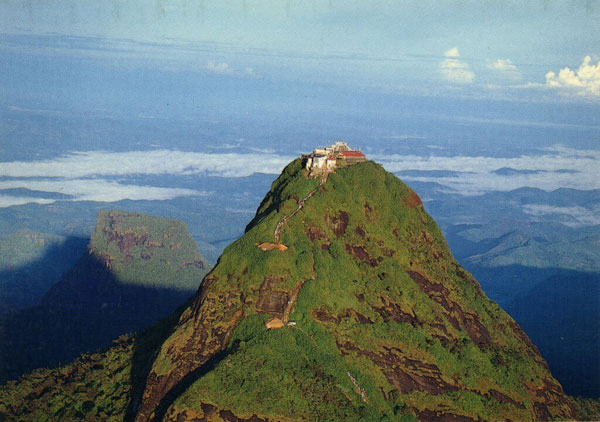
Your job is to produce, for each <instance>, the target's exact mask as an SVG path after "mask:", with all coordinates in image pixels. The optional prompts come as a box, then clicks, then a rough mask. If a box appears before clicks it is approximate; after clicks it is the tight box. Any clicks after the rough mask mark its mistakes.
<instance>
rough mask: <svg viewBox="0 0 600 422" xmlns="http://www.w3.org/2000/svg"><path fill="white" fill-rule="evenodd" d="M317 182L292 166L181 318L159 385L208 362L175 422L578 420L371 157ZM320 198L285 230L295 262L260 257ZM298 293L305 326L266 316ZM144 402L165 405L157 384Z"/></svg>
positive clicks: (297, 311) (432, 227)
mask: <svg viewBox="0 0 600 422" xmlns="http://www.w3.org/2000/svg"><path fill="white" fill-rule="evenodd" d="M318 183H319V180H318V179H308V178H306V177H305V172H304V170H303V169H302V166H301V161H300V160H296V161H294V162H292V163H291V164H290V165H289V166H288V167H287V168H286V169H285V170H284V171H283V173H282V175H281V176H280V178H279V179H277V180H276V181H275V182H274V183H273V185H272V188H271V191H270V192H269V193H268V194H267V196H266V197H265V200H264V201H263V203H262V204H261V206H260V207H259V209H258V212H257V216H256V217H255V219H254V220H253V221H252V222H251V223H250V224H249V225H248V227H247V231H246V234H245V235H244V236H243V237H242V238H240V239H238V240H237V241H236V242H234V243H233V244H232V245H230V246H229V247H228V248H226V250H225V251H224V253H223V255H222V256H221V258H220V260H219V263H218V265H217V266H216V267H215V268H214V270H213V271H212V272H211V273H210V274H209V276H208V277H207V280H209V283H208V285H207V286H205V288H204V289H203V293H202V300H201V301H200V300H197V302H196V304H195V305H194V306H193V307H194V309H195V311H194V312H195V315H196V317H195V319H192V318H191V316H190V317H183V318H182V322H181V324H180V325H179V327H178V328H177V329H176V330H175V331H174V332H173V333H172V334H171V336H170V338H169V339H168V340H167V341H166V342H165V344H164V345H163V347H162V349H161V352H160V353H159V356H158V357H157V359H156V361H155V363H154V369H153V371H154V373H155V374H156V375H167V374H173V373H183V374H185V373H193V372H194V368H195V367H196V366H194V365H197V364H191V361H192V360H193V359H195V358H194V357H193V356H197V353H198V352H197V351H199V353H201V354H202V355H204V356H206V358H203V360H204V361H207V362H208V363H207V364H206V367H205V369H204V370H199V371H197V372H196V375H195V377H196V378H197V379H195V380H194V379H192V380H190V379H189V378H188V379H186V385H188V384H189V386H188V387H186V388H185V389H184V391H182V394H180V395H179V397H178V398H177V399H176V400H174V401H173V403H172V404H171V405H170V407H169V409H168V410H166V415H167V416H168V418H171V419H175V418H176V417H177V415H187V416H189V417H191V416H192V415H194V416H198V415H203V414H204V412H205V411H209V410H207V409H212V408H217V409H226V410H228V411H231V412H233V413H234V414H235V415H237V416H238V417H244V418H248V417H250V416H252V415H255V416H257V417H259V418H268V419H281V418H283V419H294V418H297V419H309V420H340V419H344V420H361V419H363V418H364V419H365V420H379V419H382V420H384V419H385V420H398V419H400V418H405V417H413V416H417V417H422V418H427V417H426V415H429V413H427V412H434V413H435V412H442V413H451V414H453V415H455V416H456V417H457V418H467V419H474V420H475V419H477V418H481V419H486V420H489V419H505V418H509V419H513V420H530V419H536V418H543V417H545V416H543V414H545V413H544V412H547V413H548V414H549V415H555V416H558V417H560V416H564V415H571V414H572V410H571V409H570V407H569V404H568V400H567V399H566V398H565V397H564V395H562V392H561V390H560V387H559V386H558V384H557V383H556V381H555V380H554V379H553V378H552V376H551V375H550V373H549V372H548V370H547V369H546V367H545V366H544V363H543V360H542V358H541V357H540V356H539V354H538V353H537V351H536V349H535V348H534V346H532V345H530V344H529V343H528V339H527V338H526V337H525V336H524V335H523V334H522V332H521V331H520V329H519V328H518V327H517V326H516V324H514V321H513V320H512V319H511V318H510V317H509V316H508V315H507V314H506V313H504V312H503V311H502V310H501V309H500V308H499V307H498V306H497V305H496V304H495V303H493V302H491V301H490V300H489V299H487V298H486V297H485V295H484V294H483V292H482V291H481V289H480V287H479V285H478V283H477V282H476V281H475V280H474V279H473V278H472V276H471V275H470V274H468V273H467V272H466V271H464V270H463V269H462V268H461V267H460V266H458V265H457V263H456V261H455V260H454V259H453V257H452V256H451V254H450V251H449V249H448V246H447V245H446V242H445V241H444V239H443V236H442V234H441V232H440V230H439V228H438V227H437V225H436V224H435V222H434V221H433V220H432V219H431V218H430V217H429V216H428V215H427V214H426V213H425V211H424V210H423V208H422V206H421V202H420V199H419V198H418V197H417V196H416V195H415V194H414V192H412V191H411V190H410V189H409V188H408V187H406V186H405V185H404V184H403V183H402V182H400V181H399V180H398V179H397V178H395V177H394V176H393V175H391V174H389V173H387V172H385V171H384V170H383V169H382V168H381V167H380V166H379V165H377V164H376V163H373V162H367V163H364V164H358V165H355V166H351V167H348V168H344V169H339V170H337V172H336V173H335V174H331V175H330V176H329V179H328V180H327V182H326V184H324V185H323V186H321V187H318ZM317 187H318V190H317V192H316V193H315V194H314V195H313V196H312V197H311V198H310V199H308V200H307V201H306V203H305V205H304V207H303V208H302V209H301V210H299V211H298V212H297V213H296V214H295V215H294V217H293V218H291V219H289V220H288V221H287V223H286V224H285V225H284V226H283V228H282V231H281V243H283V244H284V245H285V246H286V247H287V248H288V249H287V250H286V251H283V252H281V251H278V250H268V251H263V250H261V249H260V248H258V247H256V245H257V244H261V243H263V242H273V241H274V237H273V233H274V230H275V227H276V226H277V224H278V223H279V222H280V221H281V220H282V219H283V218H284V217H285V216H289V215H291V214H292V213H293V212H294V211H295V210H296V209H297V208H298V204H299V203H300V201H301V200H302V199H303V198H304V197H305V196H306V195H307V194H308V193H309V192H311V191H312V190H313V189H315V188H317ZM297 286H301V288H300V290H299V293H298V296H297V302H296V303H293V304H292V305H291V306H292V312H291V315H290V321H293V322H295V325H294V326H290V327H284V328H281V329H279V330H271V331H269V330H267V329H266V328H265V326H264V322H265V320H266V319H267V318H268V315H265V314H271V315H272V316H275V317H281V315H282V314H284V313H285V309H286V307H288V306H290V303H291V302H293V291H294V289H295V288H296V287H297ZM265 303H267V304H270V305H269V306H267V305H265ZM240 314H241V315H243V317H242V318H241V319H240ZM184 315H185V313H184ZM207 318H209V319H210V322H206V319H207ZM238 321H241V322H239V323H238ZM215 327H219V328H218V329H216V328H215ZM201 333H202V334H201ZM224 333H229V334H226V335H229V336H230V338H229V339H228V340H226V341H223V334H224ZM192 345H193V346H192ZM189 350H194V352H193V353H194V354H192V353H190V352H189ZM219 350H221V351H219ZM211 356H212V357H213V358H211ZM215 356H218V359H216V358H215ZM201 361H202V360H201ZM201 361H200V363H201ZM200 368H202V366H200ZM348 374H351V376H352V377H353V378H354V381H355V382H356V383H357V385H358V386H359V387H360V388H359V387H356V386H355V385H354V382H353V381H352V379H351V378H350V376H349V375H348ZM361 391H362V393H363V394H364V397H365V400H366V402H365V401H363V399H362V395H361ZM536 391H537V392H539V391H542V392H543V393H541V394H538V395H537V396H536V394H537V393H534V392H536ZM147 392H148V393H149V396H153V395H156V396H157V397H161V395H162V394H163V393H161V387H155V386H153V385H152V383H151V384H150V385H149V387H148V391H147ZM325 392H327V394H325ZM317 397H320V398H321V399H320V400H317ZM207 406H208V407H207ZM150 413H151V412H149V409H142V414H143V415H145V414H150ZM421 415H422V416H421ZM198 417H200V416H198ZM141 420H145V419H144V417H142V419H141Z"/></svg>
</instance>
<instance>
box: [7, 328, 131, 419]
mask: <svg viewBox="0 0 600 422" xmlns="http://www.w3.org/2000/svg"><path fill="white" fill-rule="evenodd" d="M133 346H134V339H133V338H131V337H122V338H120V339H119V340H117V341H116V342H115V345H114V346H113V347H111V348H110V349H108V350H106V351H104V352H99V353H95V354H85V355H82V356H81V357H80V358H79V359H77V360H76V361H75V362H73V363H71V364H69V365H66V366H63V367H60V368H55V369H38V370H36V371H34V372H32V373H31V374H29V375H27V376H25V377H23V378H21V379H20V380H19V382H16V381H10V382H9V383H8V384H6V385H4V386H2V387H0V421H11V422H21V421H22V422H30V421H36V422H38V421H39V422H46V421H48V422H50V421H64V422H70V421H87V422H113V421H114V422H117V421H122V420H123V416H124V415H125V410H126V408H127V404H128V403H129V398H130V390H131V387H130V385H131V382H130V378H131V376H130V375H131V374H130V371H131V360H132V354H133Z"/></svg>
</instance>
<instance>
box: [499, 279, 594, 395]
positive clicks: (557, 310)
mask: <svg viewBox="0 0 600 422" xmlns="http://www.w3.org/2000/svg"><path fill="white" fill-rule="evenodd" d="M598 309H600V275H599V274H593V273H584V272H582V273H578V272H575V271H562V272H561V273H558V274H557V275H554V276H552V277H549V278H548V279H546V280H544V281H542V282H540V283H539V285H537V286H536V287H535V288H533V289H532V290H531V291H530V292H529V293H528V294H527V295H526V296H524V297H522V298H519V299H517V300H515V301H514V302H513V303H511V304H509V305H508V306H507V311H508V312H510V314H511V315H513V316H514V317H515V319H517V320H518V321H519V323H520V324H521V326H522V327H523V328H524V329H525V330H526V331H527V333H528V334H529V336H530V337H531V338H532V339H533V341H535V344H536V345H538V346H539V348H540V350H541V351H542V353H543V354H544V357H545V358H546V360H547V361H548V364H549V366H550V368H551V369H552V373H553V374H554V376H555V377H556V378H557V379H559V380H560V382H561V384H562V385H563V387H564V388H565V390H566V391H568V392H569V393H570V394H574V395H578V396H585V397H600V363H599V360H600V359H599V356H598V351H599V350H600V320H599V319H598Z"/></svg>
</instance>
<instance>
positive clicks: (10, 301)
mask: <svg viewBox="0 0 600 422" xmlns="http://www.w3.org/2000/svg"><path fill="white" fill-rule="evenodd" d="M26 236H29V237H35V236H37V237H38V238H40V239H42V240H41V241H40V242H39V243H36V244H35V249H37V248H44V243H48V242H49V241H48V240H47V237H51V238H57V239H51V240H55V241H54V242H51V244H50V245H48V246H46V247H45V248H44V250H43V254H41V256H38V257H37V258H35V259H32V260H31V261H30V262H28V263H27V264H25V265H15V264H13V263H10V262H4V267H3V269H2V270H0V315H2V314H5V313H8V312H12V311H16V310H18V309H23V308H27V307H30V306H35V305H39V304H40V302H41V301H42V298H43V297H44V295H45V294H46V293H47V292H48V291H49V290H50V288H51V287H52V286H53V285H54V284H55V283H57V282H58V281H59V280H60V278H61V276H62V275H63V273H65V272H66V271H68V270H69V269H70V268H71V267H72V266H73V265H74V264H75V263H76V262H77V260H78V259H79V257H81V255H82V254H83V253H84V252H85V251H86V246H87V244H88V242H89V239H86V238H80V237H67V238H64V240H62V241H58V240H60V239H61V236H55V235H45V234H42V233H37V232H32V231H29V230H27V231H25V230H22V231H21V232H17V233H14V234H13V235H12V236H11V237H12V238H15V237H17V239H10V243H8V242H7V243H6V247H10V248H11V254H12V255H20V256H27V255H32V253H33V252H37V251H35V250H33V251H32V250H30V249H32V247H31V246H32V245H23V237H26Z"/></svg>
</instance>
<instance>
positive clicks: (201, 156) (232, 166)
mask: <svg viewBox="0 0 600 422" xmlns="http://www.w3.org/2000/svg"><path fill="white" fill-rule="evenodd" d="M292 158H293V157H283V156H279V155H276V154H274V153H273V152H257V153H252V154H238V153H224V154H206V153H193V152H182V151H172V150H155V151H129V152H122V153H119V152H107V151H86V152H74V153H71V154H68V155H65V156H60V157H56V158H54V159H49V160H43V161H12V162H3V163H0V177H3V179H2V180H0V190H3V189H18V188H22V189H29V190H31V191H39V192H55V193H60V194H63V195H67V196H68V197H69V198H70V199H68V200H71V201H96V202H116V201H121V200H125V199H129V200H149V201H156V200H169V199H173V198H177V197H183V196H203V195H207V194H208V193H207V192H204V191H197V190H193V189H181V188H176V187H156V186H142V185H136V184H130V183H126V182H123V181H122V180H121V181H119V180H114V179H115V178H124V177H128V176H144V175H146V176H148V175H176V176H177V175H179V176H184V175H194V174H196V175H207V176H221V177H245V176H249V175H251V174H253V173H269V174H279V173H280V172H281V170H282V169H283V167H284V166H285V165H286V164H287V163H288V162H289V161H290V160H291V159H292ZM109 178H112V179H113V180H110V179H109ZM52 202H54V200H53V199H47V198H39V197H35V196H31V197H22V196H16V195H6V194H0V207H8V206H13V205H23V204H27V203H38V204H49V203H52Z"/></svg>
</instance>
